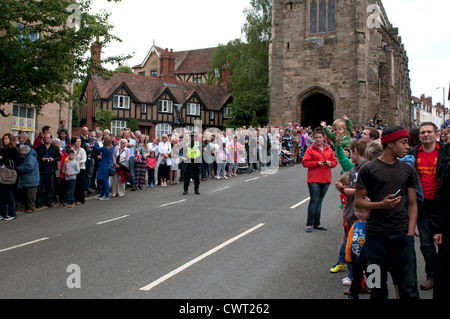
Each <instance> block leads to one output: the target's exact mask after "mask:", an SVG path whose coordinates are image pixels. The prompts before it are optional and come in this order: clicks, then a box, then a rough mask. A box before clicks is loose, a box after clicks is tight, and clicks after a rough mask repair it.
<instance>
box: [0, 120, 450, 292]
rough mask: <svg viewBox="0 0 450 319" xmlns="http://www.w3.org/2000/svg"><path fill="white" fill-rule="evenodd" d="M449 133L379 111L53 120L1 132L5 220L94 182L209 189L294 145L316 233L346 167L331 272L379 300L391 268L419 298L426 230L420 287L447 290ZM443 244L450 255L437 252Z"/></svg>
mask: <svg viewBox="0 0 450 319" xmlns="http://www.w3.org/2000/svg"><path fill="white" fill-rule="evenodd" d="M448 133H449V132H448V129H446V128H441V129H439V128H437V127H436V126H435V125H434V124H433V123H423V124H422V125H421V126H420V127H416V128H413V129H411V130H410V131H409V132H408V131H407V130H405V129H403V128H401V127H398V126H387V125H385V124H383V123H382V120H381V116H379V115H376V116H375V117H374V119H371V120H368V121H367V123H366V125H365V126H359V127H355V126H353V123H352V122H351V120H350V119H349V118H347V117H346V116H344V117H343V118H342V119H338V120H336V121H335V122H333V123H332V124H331V125H330V123H328V124H327V123H325V122H321V123H320V127H318V128H316V129H314V130H313V129H312V128H311V127H301V126H299V125H298V124H297V123H294V124H292V123H288V125H286V126H285V127H281V126H273V127H272V126H270V125H267V126H265V127H258V128H252V127H249V129H247V128H246V127H245V126H244V127H242V128H240V129H238V130H232V129H226V130H215V131H209V130H206V131H205V132H202V133H200V132H199V130H198V129H197V128H195V129H194V131H193V132H189V131H188V130H184V129H181V130H176V131H174V132H173V133H172V134H171V135H167V134H163V135H162V136H161V138H158V137H155V138H151V137H150V136H148V135H145V134H142V133H141V132H140V131H136V132H132V131H131V130H130V129H124V130H121V131H119V132H118V134H117V136H113V135H112V134H111V132H110V131H109V130H104V131H99V130H93V129H89V128H88V127H83V128H82V130H81V134H80V136H72V137H71V136H70V135H71V134H70V132H69V131H68V128H67V127H66V124H65V123H64V122H62V123H61V127H59V128H58V129H57V132H56V137H54V136H53V134H52V129H51V127H49V126H44V127H43V128H42V131H41V132H40V133H39V135H38V136H37V137H36V139H35V140H34V142H33V143H31V141H30V140H29V136H28V134H27V133H26V132H20V134H18V135H17V136H13V135H12V134H11V133H6V134H4V135H3V137H2V143H1V150H0V188H1V189H0V190H1V198H0V209H1V210H0V212H1V215H0V219H3V220H13V219H15V218H16V209H17V205H16V203H17V202H20V203H22V204H23V207H24V212H25V213H32V212H34V211H35V210H36V209H37V208H40V207H42V206H44V205H45V206H47V207H53V206H54V205H61V206H62V207H67V208H71V207H73V206H76V205H83V204H84V203H85V197H86V195H87V194H90V193H91V194H92V193H94V192H97V193H98V194H97V196H96V198H97V199H99V200H109V199H110V198H111V197H124V196H125V194H126V189H130V190H131V191H139V190H142V189H144V188H153V187H155V186H158V187H167V186H168V185H175V184H179V183H184V193H183V194H184V195H186V194H187V193H188V187H189V182H190V181H192V180H193V181H194V187H195V193H196V194H200V192H199V183H200V180H202V181H206V180H208V179H227V178H232V177H234V176H237V174H238V170H239V169H240V168H245V169H246V172H247V173H251V172H255V171H258V170H260V169H261V168H262V169H264V167H279V166H280V165H284V164H285V162H284V161H283V158H284V157H283V156H286V154H287V156H288V157H290V158H291V159H292V162H293V163H294V164H300V163H301V164H302V165H303V166H304V167H305V168H307V170H308V172H307V184H308V189H309V193H310V201H309V205H308V214H307V221H306V231H307V232H308V233H311V232H313V231H315V230H317V231H326V230H327V228H326V227H325V226H324V225H322V223H321V210H322V201H323V199H324V197H325V194H326V193H327V191H328V188H329V186H330V185H331V184H332V182H333V181H332V174H331V169H332V168H334V167H336V166H338V165H340V168H341V171H342V176H341V178H340V180H339V181H337V182H335V184H334V186H335V188H336V189H337V190H338V191H339V192H340V194H341V195H340V198H339V199H338V200H339V202H340V209H341V210H342V216H343V229H344V235H343V239H342V242H341V248H340V251H339V254H338V260H337V263H336V264H335V265H334V266H333V267H332V268H331V270H330V271H331V272H333V273H338V272H341V271H348V275H347V276H346V277H345V278H344V279H343V281H342V283H343V284H344V285H347V286H349V287H350V288H349V290H348V291H346V292H345V293H346V294H347V295H349V297H350V298H358V294H359V293H361V292H364V291H365V292H368V291H370V290H371V292H372V296H373V297H374V298H376V297H380V298H386V297H387V283H386V282H387V273H390V274H391V276H392V278H393V281H394V284H395V287H396V291H397V295H398V297H401V298H408V297H410V298H417V297H419V292H418V288H417V282H416V281H415V274H416V259H415V258H416V256H415V251H414V244H413V243H414V242H413V238H414V235H417V234H418V235H419V236H420V245H421V252H422V254H423V257H424V259H425V264H426V269H425V272H426V276H427V281H426V282H425V283H424V284H422V285H420V288H421V289H424V290H427V289H432V288H434V289H435V290H434V291H435V295H436V296H437V297H440V296H443V295H445V294H447V293H446V292H445V288H446V283H447V281H448V279H447V277H448V276H447V275H446V274H445V269H446V267H448V266H449V265H448V263H449V261H448V249H449V248H448V247H449V246H450V244H449V243H448V236H449V235H450V233H449V218H448V217H447V216H446V215H445V212H448V207H447V206H448V205H445V204H444V203H443V199H444V198H445V196H448V195H449V194H448V192H449V185H448V184H449V178H450V168H449V164H448V163H450V146H449V145H448ZM408 151H409V153H410V154H408ZM191 164H192V165H191ZM13 171H14V172H15V174H16V175H17V176H16V177H14V175H15V174H12V175H13V177H12V181H10V180H9V179H8V178H3V176H7V174H6V173H11V172H13ZM4 173H5V174H4ZM8 176H10V175H8ZM416 224H417V231H416ZM436 246H439V247H440V249H439V254H438V252H437V250H436ZM393 247H395V249H393ZM441 251H442V252H443V253H442V254H447V255H446V256H447V257H445V258H438V257H439V256H440V255H441ZM444 256H445V255H444ZM369 264H377V265H379V266H380V271H381V273H380V274H381V286H380V287H370V288H371V289H369V288H368V286H367V284H366V281H365V279H364V278H365V277H364V275H363V274H364V272H365V271H366V270H367V269H366V268H367V265H369ZM400 270H401V271H400Z"/></svg>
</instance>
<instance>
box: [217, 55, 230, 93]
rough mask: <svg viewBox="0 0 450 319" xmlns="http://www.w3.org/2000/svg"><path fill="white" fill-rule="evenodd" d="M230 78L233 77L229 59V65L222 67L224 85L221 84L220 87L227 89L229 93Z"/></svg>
mask: <svg viewBox="0 0 450 319" xmlns="http://www.w3.org/2000/svg"><path fill="white" fill-rule="evenodd" d="M230 77H231V66H230V60H228V59H227V64H225V65H224V66H222V83H220V86H222V87H224V88H225V89H227V91H228V92H231V85H230Z"/></svg>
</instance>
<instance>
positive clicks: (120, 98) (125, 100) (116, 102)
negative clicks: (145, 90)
mask: <svg viewBox="0 0 450 319" xmlns="http://www.w3.org/2000/svg"><path fill="white" fill-rule="evenodd" d="M130 103H131V99H130V97H129V96H128V95H114V98H113V107H114V108H115V109H127V110H129V109H130Z"/></svg>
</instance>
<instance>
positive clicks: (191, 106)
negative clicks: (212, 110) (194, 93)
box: [186, 103, 200, 116]
mask: <svg viewBox="0 0 450 319" xmlns="http://www.w3.org/2000/svg"><path fill="white" fill-rule="evenodd" d="M186 114H187V115H194V116H200V104H197V103H188V104H187V106H186Z"/></svg>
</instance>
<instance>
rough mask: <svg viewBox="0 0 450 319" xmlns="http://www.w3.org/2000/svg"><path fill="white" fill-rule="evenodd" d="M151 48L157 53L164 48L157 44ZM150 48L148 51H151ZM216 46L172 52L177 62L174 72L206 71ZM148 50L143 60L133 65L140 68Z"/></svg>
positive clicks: (209, 67) (148, 55)
mask: <svg viewBox="0 0 450 319" xmlns="http://www.w3.org/2000/svg"><path fill="white" fill-rule="evenodd" d="M151 50H155V51H156V52H157V53H158V54H159V55H161V53H162V52H164V51H165V50H164V49H163V48H160V47H158V46H156V45H155V46H153V47H152V49H151ZM151 50H150V52H151ZM215 50H216V48H206V49H198V50H188V51H177V52H173V55H174V58H175V60H176V61H178V62H179V63H176V69H175V73H176V74H199V73H207V72H208V71H209V70H211V58H212V56H213V54H214V52H215ZM150 52H149V54H147V57H146V58H145V60H144V62H143V63H141V64H138V65H136V66H134V67H133V69H135V68H141V67H143V66H144V64H145V63H146V61H147V59H148V58H149V57H150Z"/></svg>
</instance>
